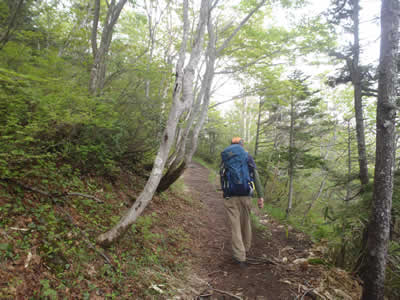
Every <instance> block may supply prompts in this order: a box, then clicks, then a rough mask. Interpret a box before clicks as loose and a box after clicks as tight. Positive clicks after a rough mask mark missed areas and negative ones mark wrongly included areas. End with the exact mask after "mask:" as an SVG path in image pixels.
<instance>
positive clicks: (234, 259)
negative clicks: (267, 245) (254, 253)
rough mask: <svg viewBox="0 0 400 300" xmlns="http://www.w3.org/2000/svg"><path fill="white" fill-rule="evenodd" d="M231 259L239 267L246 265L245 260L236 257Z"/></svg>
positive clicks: (242, 267)
mask: <svg viewBox="0 0 400 300" xmlns="http://www.w3.org/2000/svg"><path fill="white" fill-rule="evenodd" d="M233 261H234V263H235V264H236V265H238V266H239V267H240V268H241V269H244V268H246V267H247V266H248V265H247V263H246V261H240V260H238V259H236V258H235V257H234V258H233Z"/></svg>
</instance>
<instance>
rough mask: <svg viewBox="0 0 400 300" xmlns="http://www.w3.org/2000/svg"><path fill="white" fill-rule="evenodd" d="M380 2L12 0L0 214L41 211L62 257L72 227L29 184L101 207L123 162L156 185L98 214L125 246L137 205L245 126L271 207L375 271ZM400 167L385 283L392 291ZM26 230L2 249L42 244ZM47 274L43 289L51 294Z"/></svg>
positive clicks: (2, 103) (339, 257) (342, 263)
mask: <svg viewBox="0 0 400 300" xmlns="http://www.w3.org/2000/svg"><path fill="white" fill-rule="evenodd" d="M364 2H365V3H364ZM394 2H396V1H394ZM371 3H372V2H371V1H362V0H360V1H358V0H351V1H350V0H334V1H331V2H330V3H327V7H326V8H325V9H324V8H321V12H317V11H315V10H314V9H315V7H314V9H311V7H313V5H314V4H313V3H308V2H307V1H302V0H296V1H289V0H282V1H259V2H257V1H252V0H246V1H236V2H232V1H211V2H210V1H193V2H190V3H189V2H188V1H184V2H183V3H181V2H180V1H152V0H144V1H127V0H119V1H117V0H110V1H103V0H90V1H89V0H87V1H84V0H81V1H74V0H37V1H33V0H3V1H1V2H0V25H1V32H0V89H1V93H0V97H1V99H0V178H1V182H0V184H1V187H2V190H1V195H0V196H1V198H2V200H1V201H2V202H1V204H2V206H1V215H2V218H1V221H0V224H1V225H2V227H3V228H7V226H12V225H13V224H14V223H13V217H15V216H16V215H30V216H31V217H32V216H35V218H36V219H34V221H35V220H42V221H37V222H29V223H28V224H26V225H27V226H33V227H35V229H36V230H37V231H36V232H39V236H38V237H37V238H38V239H39V238H42V239H43V241H42V242H41V243H42V244H41V246H40V247H41V251H42V253H45V254H46V255H47V256H48V257H49V259H50V260H51V259H56V258H55V257H58V259H59V256H56V255H55V253H58V252H59V251H60V249H64V248H65V247H69V246H68V245H66V244H65V243H64V242H60V240H63V238H62V237H63V236H64V235H66V234H67V233H66V232H65V231H61V230H60V228H58V229H57V226H54V223H52V220H50V219H51V218H53V217H54V216H52V214H50V213H49V212H50V211H51V205H49V202H48V201H44V200H41V201H42V202H40V204H39V205H38V204H37V203H36V202H35V201H33V200H32V199H26V197H24V193H23V190H26V189H28V190H31V191H33V192H36V193H37V194H39V195H41V197H44V198H50V199H53V200H52V201H53V202H54V201H55V202H56V204H57V205H60V202H61V203H64V202H66V200H65V199H66V198H68V197H72V196H78V197H79V196H81V195H84V197H85V195H86V196H87V197H86V198H88V199H87V200H85V201H86V202H87V203H86V204H85V205H93V203H95V202H96V201H97V200H99V199H97V198H95V197H94V198H93V197H92V198H90V197H89V195H88V194H90V192H93V191H98V189H97V184H98V180H99V179H98V178H101V180H102V181H104V182H105V184H106V185H109V186H113V184H115V183H116V182H117V181H118V180H119V178H120V177H121V174H124V175H123V176H129V174H137V175H138V176H139V177H140V176H141V177H142V178H143V180H144V181H145V182H146V184H145V186H144V188H143V190H142V191H141V192H138V193H137V195H135V196H133V197H132V199H131V200H132V201H131V202H130V203H129V205H128V206H130V209H129V210H128V211H127V212H126V213H125V212H124V213H121V212H118V211H117V212H116V211H115V209H116V208H115V207H112V206H110V207H108V208H107V209H108V210H109V213H110V214H115V216H112V217H110V216H108V217H104V215H98V213H97V212H96V211H90V212H87V213H88V214H87V215H85V217H86V218H88V219H90V220H91V222H93V223H92V224H95V225H96V226H98V228H97V230H95V231H93V232H91V234H90V237H88V238H89V239H91V240H92V241H93V243H95V242H97V243H98V244H100V245H103V246H104V245H107V246H109V245H112V244H113V243H114V242H115V241H116V240H117V239H119V238H120V236H121V235H122V234H123V233H125V232H126V231H129V230H131V231H133V232H137V227H135V226H141V228H142V231H146V228H147V227H146V226H149V224H150V223H151V222H152V221H151V217H150V218H139V216H140V215H141V213H142V212H143V210H144V209H145V207H146V206H147V205H149V203H150V202H151V199H152V197H153V195H154V194H155V193H156V194H157V195H163V192H164V191H166V190H167V189H168V188H169V187H170V186H171V184H173V183H174V182H175V181H176V180H177V179H178V178H179V176H180V175H181V174H182V173H183V172H184V170H185V169H186V168H187V167H188V165H189V163H190V162H191V160H192V158H193V156H194V155H195V156H196V157H197V158H200V159H202V160H204V161H206V162H207V163H209V164H210V165H212V166H213V167H214V168H215V169H218V165H219V153H220V152H221V150H222V149H223V148H224V147H226V146H227V145H228V144H229V141H230V139H231V138H232V136H241V137H243V138H244V140H245V144H246V146H245V147H246V149H247V150H248V151H249V153H251V154H252V155H253V156H254V157H255V159H256V162H257V166H258V169H259V172H260V174H261V177H262V182H263V185H264V188H265V194H266V199H265V200H266V208H265V209H266V211H267V212H268V213H269V214H271V215H273V216H274V217H276V218H280V219H282V221H283V222H287V223H288V224H291V225H293V226H295V227H296V228H298V229H300V230H303V231H305V232H307V233H309V234H310V235H311V236H312V238H313V239H314V240H315V241H318V242H321V243H323V244H325V245H326V246H327V249H329V253H327V259H328V260H329V262H330V263H331V264H334V265H336V266H338V267H341V268H344V269H347V270H351V271H354V272H355V273H358V274H360V275H361V276H362V274H363V273H364V274H365V272H367V271H366V269H365V268H366V266H368V264H366V263H365V261H368V259H369V258H368V255H367V254H366V253H367V252H368V242H367V240H368V239H367V236H368V234H369V233H368V230H367V228H368V224H369V222H370V220H371V219H372V217H371V209H372V207H374V205H372V201H373V198H374V197H373V190H374V189H373V180H372V179H371V178H373V177H374V176H373V170H374V167H375V148H376V135H377V130H376V110H377V97H378V77H379V72H378V71H377V68H378V63H379V62H378V60H377V56H376V57H375V58H373V59H372V60H371V55H370V54H371V53H378V52H379V51H378V50H379V37H376V38H377V39H378V40H375V41H374V39H372V41H370V40H368V41H367V40H366V39H365V38H366V37H367V36H368V37H369V36H370V33H371V30H370V28H372V27H370V26H371V24H375V25H373V26H376V28H379V27H378V25H379V20H380V19H379V17H380V15H379V9H380V4H381V3H380V2H378V1H376V2H374V3H376V7H375V9H376V11H375V15H374V13H372V15H371V10H363V9H362V8H363V6H364V4H365V6H367V7H370V5H371ZM396 3H397V2H396ZM364 13H365V14H364ZM283 20H285V21H284V22H283ZM366 32H367V33H366ZM377 32H378V31H377ZM236 91H237V93H236ZM227 103H230V105H229V106H227ZM395 104H396V103H394V105H395ZM221 107H223V109H221ZM396 131H397V127H396ZM397 148H398V138H396V140H395V150H393V152H396V150H397ZM399 166H400V164H399V161H398V160H396V161H395V164H394V170H395V171H394V182H395V184H394V188H393V207H392V208H391V209H389V210H391V214H392V218H391V222H390V243H389V247H388V257H387V262H388V263H387V266H386V284H385V286H386V290H385V292H386V295H388V296H390V297H393V298H396V297H399V295H400V279H399V274H400V264H399V262H400V245H399V237H400V231H399V230H400V228H399V227H400V224H399V222H398V218H397V217H398V215H399V214H400V196H399V195H398V185H396V176H397V175H398V170H399ZM150 170H151V172H150ZM95 178H96V179H95ZM96 182H97V183H96ZM143 184H144V183H143ZM110 189H111V188H110ZM76 191H78V192H76ZM108 192H109V191H108ZM104 195H106V196H107V191H104ZM109 197H111V196H109ZM54 199H56V200H54ZM57 199H58V200H57ZM26 201H28V203H26ZM32 201H33V202H32ZM33 203H36V204H33ZM72 203H73V205H74V208H76V209H81V210H85V209H86V208H85V207H84V205H83V204H82V201H80V202H79V203H80V204H77V203H78V202H72ZM53 204H54V203H53ZM63 205H64V204H63ZM82 205H83V206H82ZM75 206H76V207H75ZM103 210H105V209H104V208H103ZM106 212H107V210H106ZM120 216H121V217H122V218H121V217H120ZM49 218H50V219H49ZM54 218H55V217H54ZM389 219H390V217H389ZM139 220H141V221H139ZM31 221H32V220H31ZM53 221H54V220H53ZM41 222H42V223H41ZM146 222H147V223H146ZM138 223H139V224H141V225H135V224H138ZM132 226H133V227H132ZM110 228H111V229H110ZM132 228H133V229H132ZM135 228H136V229H135ZM143 228H144V229H143ZM44 232H46V233H47V232H51V233H52V234H53V235H54V236H55V237H53V238H51V237H50V238H48V239H47V240H46V239H44V238H43V237H42V235H41V234H42V233H44ZM15 234H16V236H15V239H16V240H17V239H19V240H21V243H20V244H19V245H18V246H11V243H9V242H7V241H3V242H2V243H1V244H0V246H1V249H0V250H1V251H2V252H1V253H2V254H1V258H2V259H3V260H7V259H8V260H9V259H12V258H15V255H19V256H22V253H23V252H24V251H27V249H30V248H31V247H32V245H31V244H30V242H29V241H28V240H29V239H28V238H27V239H26V240H24V238H21V236H17V235H18V234H23V233H18V232H16V233H15ZM178 236H179V235H178ZM175 238H177V239H179V238H181V237H177V236H175ZM377 244H378V242H377ZM71 249H72V248H71ZM71 251H72V252H71V253H72V254H73V255H78V254H77V253H76V252H74V251H78V250H77V249H74V250H71ZM72 254H71V256H72ZM78 256H79V255H78ZM160 256H161V254H160ZM66 265H67V263H65V264H64V269H63V271H65V270H66V269H67V268H68V267H66ZM106 271H107V270H105V271H104V272H106ZM50 282H51V280H50V281H49V280H48V279H45V280H43V282H42V287H43V288H42V291H43V290H44V291H47V292H48V293H50V294H51V293H52V291H54V289H53V288H54V287H53V288H52V287H51V284H50ZM371 299H372V298H371Z"/></svg>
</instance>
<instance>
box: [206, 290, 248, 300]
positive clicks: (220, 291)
mask: <svg viewBox="0 0 400 300" xmlns="http://www.w3.org/2000/svg"><path fill="white" fill-rule="evenodd" d="M213 290H214V291H216V292H217V293H220V294H224V295H228V296H229V297H232V298H233V299H237V300H243V299H242V298H241V297H239V296H236V295H234V294H231V293H229V292H227V291H223V290H219V289H215V288H213Z"/></svg>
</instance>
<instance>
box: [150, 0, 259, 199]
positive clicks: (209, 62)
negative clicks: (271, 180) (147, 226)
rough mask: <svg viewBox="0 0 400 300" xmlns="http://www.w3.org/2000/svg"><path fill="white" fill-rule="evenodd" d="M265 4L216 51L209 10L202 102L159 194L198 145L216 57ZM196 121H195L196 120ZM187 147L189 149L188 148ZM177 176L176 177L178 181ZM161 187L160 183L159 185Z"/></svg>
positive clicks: (195, 110) (193, 116) (187, 162)
mask: <svg viewBox="0 0 400 300" xmlns="http://www.w3.org/2000/svg"><path fill="white" fill-rule="evenodd" d="M265 2H266V0H262V1H261V2H260V3H259V4H258V5H257V6H256V7H255V8H254V9H253V10H252V11H251V12H250V13H249V14H248V15H247V16H246V17H245V18H244V19H243V20H242V21H241V22H240V24H239V25H238V26H237V27H236V28H235V30H234V31H233V33H232V34H231V35H230V36H229V37H228V38H227V39H226V40H225V41H224V42H223V43H222V45H221V46H220V47H219V48H218V49H217V48H216V33H215V30H214V25H213V23H212V18H211V10H210V16H209V21H208V25H207V28H208V35H209V37H208V46H207V53H206V71H205V74H204V78H203V81H202V86H201V89H200V93H199V99H198V101H201V99H202V100H203V101H202V102H198V104H199V107H200V103H201V110H198V108H197V106H196V107H195V108H194V109H193V111H192V114H193V115H192V116H190V118H189V122H188V123H187V124H186V128H185V133H184V134H183V138H182V142H181V143H182V144H181V145H180V146H178V153H177V154H176V156H175V158H174V160H173V161H172V162H171V165H170V167H169V168H168V171H167V172H166V174H165V175H164V176H163V178H162V179H161V182H162V186H163V189H161V188H159V189H158V190H157V191H158V192H161V191H163V190H165V189H167V188H168V187H169V186H170V185H171V184H172V183H173V182H174V181H172V180H171V179H169V178H167V177H168V176H169V174H176V173H175V172H174V169H175V168H178V167H179V166H180V165H181V163H182V160H183V159H184V160H185V168H186V167H187V166H189V164H190V162H191V160H192V157H193V155H194V153H195V152H196V150H197V145H198V138H199V134H200V131H201V129H202V128H203V125H204V122H205V120H206V117H207V113H208V109H209V104H210V98H211V86H212V82H213V79H214V75H215V63H216V60H217V57H218V55H219V54H221V52H222V51H223V50H224V49H225V48H226V47H227V46H228V45H229V42H230V41H231V40H232V38H233V37H234V36H235V35H236V34H237V33H238V32H239V30H240V29H241V28H242V27H243V25H244V24H246V22H247V21H248V20H249V19H250V17H251V16H252V15H253V14H254V13H255V12H256V11H257V10H259V9H260V7H261V6H262V5H263V4H264V3H265ZM198 113H199V114H198ZM196 119H197V120H196ZM192 126H194V128H193V129H192V136H191V140H190V142H188V138H189V132H190V130H191V127H192ZM188 145H189V146H190V147H188ZM185 168H183V169H181V174H182V173H183V172H184V171H185ZM178 178H179V176H177V177H176V179H178ZM166 182H169V185H167V184H164V183H166ZM160 185H161V183H160Z"/></svg>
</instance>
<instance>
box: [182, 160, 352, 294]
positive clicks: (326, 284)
mask: <svg viewBox="0 0 400 300" xmlns="http://www.w3.org/2000/svg"><path fill="white" fill-rule="evenodd" d="M208 175H209V171H208V170H207V169H206V168H204V167H203V166H201V165H200V164H197V163H192V164H191V165H190V166H189V168H188V169H187V170H186V172H185V174H184V182H185V185H186V186H187V188H188V193H189V194H190V195H191V197H193V198H194V199H197V200H198V201H201V202H202V204H203V205H202V208H201V209H200V210H198V211H197V215H195V216H192V218H193V219H194V220H192V222H193V228H191V229H190V230H189V234H191V235H192V240H193V241H194V242H193V246H192V249H191V251H192V253H191V255H192V257H193V260H192V264H193V272H194V273H195V274H196V275H197V276H198V277H199V278H201V279H202V286H198V287H197V292H198V294H197V295H194V298H195V299H268V300H279V299H291V300H292V299H316V296H319V297H321V296H322V298H321V299H358V297H359V296H358V295H359V291H360V286H359V285H358V283H357V281H355V280H353V279H351V278H350V279H349V278H348V277H349V275H348V274H347V273H345V272H344V271H341V270H338V269H335V268H330V269H329V270H326V269H327V267H326V266H323V265H321V264H318V265H311V264H310V263H309V262H308V261H307V258H309V257H312V256H315V255H317V256H318V254H321V253H318V251H322V249H318V248H316V249H315V248H314V249H310V248H311V247H312V243H311V242H310V241H309V239H308V238H307V237H306V236H305V235H304V234H302V233H299V232H295V231H294V230H293V229H291V228H290V227H289V228H288V229H286V227H285V226H283V225H280V224H279V223H277V222H275V221H273V220H272V219H270V218H268V217H267V216H266V215H262V214H261V212H260V211H259V210H258V209H257V208H254V213H255V214H258V216H259V218H260V223H261V225H260V227H261V228H258V229H257V228H256V229H254V226H253V229H254V230H253V242H252V248H251V250H250V256H251V257H255V258H259V259H260V262H261V263H260V264H254V265H249V266H248V267H246V268H240V267H239V266H238V265H237V264H235V263H234V261H233V259H232V256H231V244H230V235H231V232H230V228H229V226H228V220H227V216H226V214H225V211H224V206H223V199H222V197H221V192H219V191H217V188H218V187H217V185H214V184H211V183H210V182H209V180H208ZM264 261H265V262H264ZM343 280H345V281H346V283H343V282H342V281H343ZM324 297H325V298H324Z"/></svg>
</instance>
